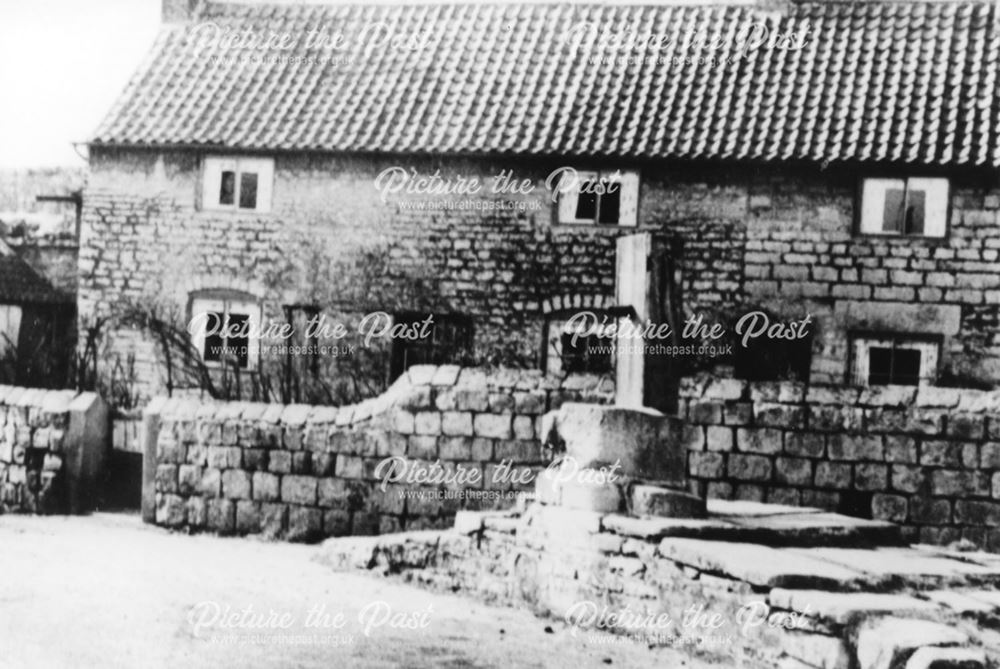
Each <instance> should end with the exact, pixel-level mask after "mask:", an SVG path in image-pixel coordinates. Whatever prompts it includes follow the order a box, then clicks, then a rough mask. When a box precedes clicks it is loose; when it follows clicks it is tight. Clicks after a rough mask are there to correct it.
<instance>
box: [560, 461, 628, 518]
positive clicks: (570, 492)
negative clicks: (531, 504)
mask: <svg viewBox="0 0 1000 669" xmlns="http://www.w3.org/2000/svg"><path fill="white" fill-rule="evenodd" d="M586 474H587V472H586V470H584V471H581V472H580V476H578V477H573V478H571V479H569V480H567V481H563V482H562V484H561V486H560V504H562V505H563V506H564V507H566V508H568V509H579V510H582V511H595V512H597V513H617V512H619V511H620V510H621V509H622V505H623V502H624V497H623V495H622V491H621V487H620V486H619V485H618V484H617V483H614V482H612V481H609V480H607V479H606V478H599V479H596V480H594V479H588V478H586Z"/></svg>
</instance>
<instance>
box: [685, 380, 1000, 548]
mask: <svg viewBox="0 0 1000 669" xmlns="http://www.w3.org/2000/svg"><path fill="white" fill-rule="evenodd" d="M679 411H680V415H681V417H682V418H684V419H686V422H687V426H686V428H685V441H686V445H687V448H688V473H689V474H690V476H691V477H692V480H693V481H696V482H697V483H696V485H697V487H698V488H699V491H700V492H701V493H703V494H707V495H708V496H709V497H718V498H724V499H743V500H757V501H767V502H773V503H780V504H795V505H803V506H818V507H821V508H826V509H833V510H838V511H840V512H842V513H847V514H849V515H855V516H862V517H871V518H875V519H879V520H888V521H892V522H895V523H900V524H901V525H903V530H904V535H905V536H906V537H907V539H909V540H911V541H918V540H919V541H923V542H931V543H949V542H952V541H956V540H959V539H968V540H970V541H973V542H975V543H976V544H977V545H979V546H981V547H984V548H989V549H990V550H997V549H1000V391H979V390H968V389H957V388H937V387H928V388H920V389H917V388H913V387H908V386H881V387H871V388H860V387H849V386H819V385H813V386H810V387H805V386H803V385H801V384H795V383H748V382H745V381H739V380H734V379H716V380H711V379H706V378H695V379H685V380H684V383H683V384H682V388H681V402H680V407H679Z"/></svg>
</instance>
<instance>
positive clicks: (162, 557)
mask: <svg viewBox="0 0 1000 669" xmlns="http://www.w3.org/2000/svg"><path fill="white" fill-rule="evenodd" d="M315 550H316V549H315V547H310V546H302V545H291V544H280V543H266V542H263V541H257V540H254V539H226V538H218V537H212V536H185V535H179V534H171V533H168V532H165V531H163V530H160V529H157V528H153V527H149V526H145V525H142V524H141V523H140V522H139V519H138V517H136V516H123V515H106V514H97V515H94V516H90V517H76V518H65V517H47V518H33V517H18V516H0V667H11V668H16V669H34V668H43V669H48V668H49V667H52V668H59V669H61V668H63V667H73V668H91V667H92V668H94V669H96V668H98V667H99V668H100V669H111V668H114V667H123V668H128V669H134V668H136V667H153V668H160V667H164V668H165V667H170V668H174V667H177V668H181V669H198V668H201V667H205V668H211V669H220V668H223V667H240V668H244V667H254V668H258V667H264V668H267V667H275V668H277V667H282V668H288V667H331V668H333V667H370V668H375V667H456V668H457V667H504V668H507V667H567V668H569V667H572V668H573V669H585V668H587V667H607V666H613V667H614V666H617V667H630V668H631V667H666V668H669V669H675V668H691V669H705V668H707V667H709V666H719V665H709V664H706V663H704V662H701V661H699V660H695V659H692V658H689V657H687V656H686V655H684V654H682V653H678V652H674V651H665V650H659V651H655V652H654V651H650V650H648V649H646V648H645V647H643V646H640V645H637V644H634V643H630V642H627V641H623V640H621V639H617V638H612V637H607V636H605V635H590V634H584V633H580V634H579V635H577V636H573V635H572V634H571V633H570V631H569V630H567V629H566V628H565V627H563V626H561V625H558V624H553V623H551V622H550V621H543V620H539V619H537V618H535V617H534V616H533V615H531V614H529V613H527V612H525V611H518V610H513V609H502V608H492V607H487V606H483V605H480V604H477V603H474V602H471V601H469V600H466V599H462V598H459V597H452V596H447V595H440V594H432V593H427V592H424V591H422V590H418V589H416V588H412V587H409V586H407V585H403V584H399V583H395V582H392V581H388V580H383V579H379V578H377V577H371V576H366V575H354V574H337V573H333V572H331V571H329V570H328V569H326V568H325V567H323V566H321V565H319V564H317V563H316V562H313V561H312V559H311V558H312V555H313V553H314V551H315ZM547 626H550V627H551V628H553V630H552V632H551V633H549V632H546V630H545V628H546V627H547Z"/></svg>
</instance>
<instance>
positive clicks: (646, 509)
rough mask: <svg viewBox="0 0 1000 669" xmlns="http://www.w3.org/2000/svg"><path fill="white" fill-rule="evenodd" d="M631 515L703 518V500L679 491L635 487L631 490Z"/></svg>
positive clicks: (643, 486)
mask: <svg viewBox="0 0 1000 669" xmlns="http://www.w3.org/2000/svg"><path fill="white" fill-rule="evenodd" d="M631 501H632V513H633V514H635V515H636V516H640V517H658V518H704V517H705V515H706V513H705V500H703V499H701V498H700V497H698V496H697V495H692V494H690V493H688V492H684V491H681V490H674V489H670V488H664V487H660V486H652V485H636V486H634V487H633V488H632V500H631Z"/></svg>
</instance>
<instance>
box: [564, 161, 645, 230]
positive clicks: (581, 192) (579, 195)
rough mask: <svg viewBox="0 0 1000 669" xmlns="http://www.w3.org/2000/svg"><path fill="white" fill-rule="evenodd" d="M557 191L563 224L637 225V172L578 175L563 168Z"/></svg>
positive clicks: (582, 172) (583, 173) (591, 172)
mask: <svg viewBox="0 0 1000 669" xmlns="http://www.w3.org/2000/svg"><path fill="white" fill-rule="evenodd" d="M554 187H555V188H556V190H557V197H558V202H559V222H560V223H568V224H577V225H580V224H582V225H621V226H635V224H636V212H637V209H638V202H639V174H638V173H637V172H628V171H622V170H615V171H600V172H598V171H577V170H574V169H570V168H563V169H562V170H561V171H560V176H559V178H558V181H557V183H556V184H554Z"/></svg>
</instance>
